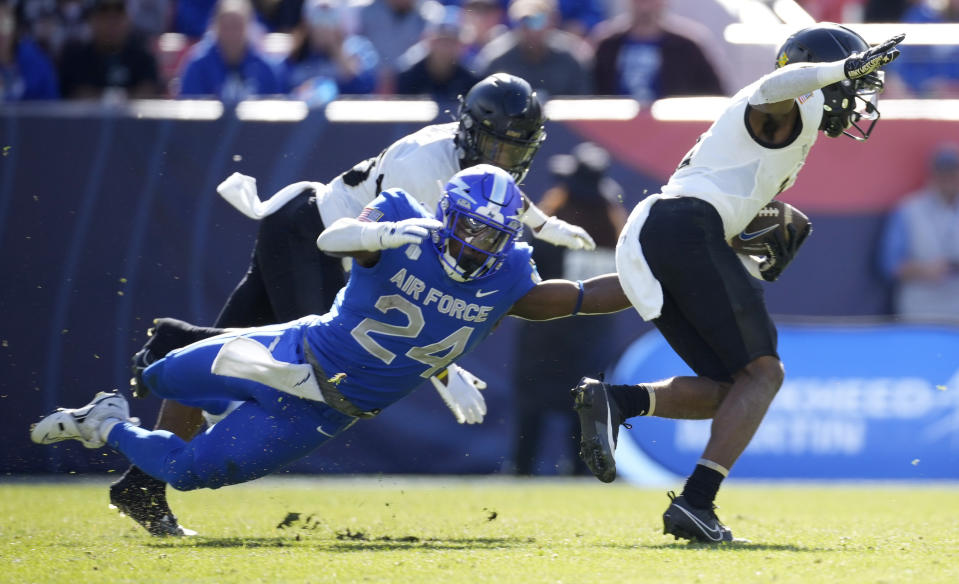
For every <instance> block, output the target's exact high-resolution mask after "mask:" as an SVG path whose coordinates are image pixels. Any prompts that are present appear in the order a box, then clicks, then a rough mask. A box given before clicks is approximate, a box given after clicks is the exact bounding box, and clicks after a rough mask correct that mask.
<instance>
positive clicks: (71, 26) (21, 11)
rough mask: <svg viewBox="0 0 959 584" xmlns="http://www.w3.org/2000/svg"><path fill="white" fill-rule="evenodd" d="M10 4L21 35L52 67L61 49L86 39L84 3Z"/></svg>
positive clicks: (77, 0) (39, 1) (68, 0)
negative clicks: (25, 36) (44, 54)
mask: <svg viewBox="0 0 959 584" xmlns="http://www.w3.org/2000/svg"><path fill="white" fill-rule="evenodd" d="M11 4H12V5H13V6H15V7H16V9H17V22H19V23H20V26H19V28H20V30H21V32H22V33H23V34H25V35H30V36H31V37H32V38H33V40H34V41H35V42H36V43H37V45H39V46H40V48H41V49H43V51H44V52H45V53H46V54H47V56H49V57H50V58H51V59H53V61H54V63H56V62H57V60H58V59H59V58H60V52H61V51H62V50H63V47H64V46H66V45H68V44H70V43H73V42H80V41H85V40H87V38H89V36H90V31H89V26H88V25H87V12H88V10H87V9H88V8H89V4H90V3H89V1H88V0H30V1H29V2H17V1H16V0H14V1H12V2H11Z"/></svg>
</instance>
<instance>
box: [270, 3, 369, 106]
mask: <svg viewBox="0 0 959 584" xmlns="http://www.w3.org/2000/svg"><path fill="white" fill-rule="evenodd" d="M339 1H340V0H306V2H304V3H303V20H302V23H301V24H300V27H299V28H298V29H297V31H296V33H295V40H294V41H293V49H292V50H291V51H290V55H289V56H288V57H287V58H286V60H285V61H284V62H283V69H284V71H283V75H284V78H285V80H284V83H285V85H286V86H287V87H288V88H290V90H291V92H292V94H293V95H294V96H296V97H297V98H299V99H302V100H304V101H306V102H309V103H311V104H316V105H319V104H323V103H327V102H329V101H330V100H331V99H333V98H335V97H336V96H337V95H339V94H341V93H352V94H357V93H373V91H375V90H376V81H377V78H376V70H377V65H378V63H379V57H378V56H377V54H376V49H374V48H373V44H372V43H371V42H370V40H369V39H367V38H366V37H363V36H359V35H352V34H349V32H348V31H347V30H346V26H345V23H344V21H343V10H342V7H341V6H340V4H339Z"/></svg>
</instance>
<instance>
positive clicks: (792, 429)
mask: <svg viewBox="0 0 959 584" xmlns="http://www.w3.org/2000/svg"><path fill="white" fill-rule="evenodd" d="M779 352H780V355H781V357H782V359H783V363H785V367H786V380H785V383H784V384H783V387H782V388H781V389H780V391H779V394H778V395H777V396H776V399H775V400H774V401H773V404H772V407H771V408H770V409H769V412H768V413H767V414H766V418H765V419H764V420H763V423H762V425H761V426H760V428H759V430H758V431H757V432H756V435H755V436H754V437H753V440H752V442H751V443H750V445H749V447H748V448H747V449H746V451H745V452H744V453H743V456H742V457H741V458H740V459H739V461H738V462H737V463H736V467H735V476H736V478H752V479H767V478H776V479H778V478H788V479H930V478H934V479H957V478H959V327H950V326H937V325H917V324H911V325H907V324H868V325H783V326H780V327H779ZM690 374H691V371H690V370H689V368H688V367H687V366H686V365H685V363H683V361H682V360H681V359H680V358H679V357H678V356H677V355H676V354H675V353H674V352H673V350H672V349H671V348H670V347H669V345H668V344H667V343H666V341H665V340H664V339H663V337H662V336H661V335H660V334H659V332H658V331H655V330H654V331H652V332H650V333H647V334H646V335H645V336H643V337H641V338H640V339H639V340H637V341H636V342H635V343H634V344H633V345H632V346H631V347H630V348H629V350H627V351H626V353H625V354H624V355H623V357H622V359H621V360H620V361H619V363H618V364H617V365H616V367H615V370H614V372H613V374H612V376H611V379H610V381H611V382H612V383H638V382H642V381H654V380H659V379H664V378H667V377H671V376H675V375H690ZM632 423H633V429H632V430H625V429H622V430H621V432H620V442H621V444H620V446H619V448H618V452H619V451H622V452H623V453H624V454H626V455H627V456H623V457H620V456H619V454H618V453H617V467H618V469H619V470H620V473H621V474H622V475H623V476H624V477H626V478H627V479H630V478H631V477H633V478H636V479H637V480H641V479H642V477H643V475H644V474H645V473H648V472H649V468H648V467H647V466H646V464H648V462H649V460H651V461H652V462H654V463H656V464H658V465H659V466H660V469H659V470H660V471H667V472H671V473H675V474H677V475H680V476H684V475H686V474H688V473H689V472H690V471H691V470H692V468H693V466H694V465H695V463H696V460H698V458H699V456H700V455H701V453H702V450H703V448H704V447H705V445H706V441H707V439H708V438H709V429H710V423H711V422H710V420H696V421H688V420H678V421H677V420H664V419H660V418H649V419H644V418H634V419H633V420H632ZM643 455H645V456H643ZM647 458H648V459H649V460H645V459H647ZM633 467H636V468H633Z"/></svg>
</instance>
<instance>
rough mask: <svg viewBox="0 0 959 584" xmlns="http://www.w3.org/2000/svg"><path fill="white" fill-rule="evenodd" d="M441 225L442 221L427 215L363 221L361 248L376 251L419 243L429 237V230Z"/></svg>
mask: <svg viewBox="0 0 959 584" xmlns="http://www.w3.org/2000/svg"><path fill="white" fill-rule="evenodd" d="M441 227H443V223H442V222H440V221H437V220H436V219H430V218H427V217H415V218H412V219H403V220H402V221H384V222H383V223H365V224H364V225H363V231H362V232H361V234H360V242H361V244H362V246H363V249H365V250H369V251H377V250H381V249H392V248H394V247H402V246H404V245H408V244H416V245H418V244H420V243H422V242H423V240H424V239H426V238H427V237H429V235H430V231H431V230H433V229H439V228H441Z"/></svg>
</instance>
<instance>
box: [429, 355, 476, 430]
mask: <svg viewBox="0 0 959 584" xmlns="http://www.w3.org/2000/svg"><path fill="white" fill-rule="evenodd" d="M446 373H447V375H448V377H447V378H446V383H443V382H442V381H440V380H439V378H438V377H437V376H435V375H434V376H433V377H430V381H431V382H433V387H435V388H436V391H437V392H438V393H439V394H440V397H441V398H443V401H444V402H446V406H447V407H448V408H449V409H450V410H452V412H453V415H454V416H456V421H457V422H459V423H460V424H464V423H465V424H479V423H481V422H482V421H483V416H485V415H486V400H484V399H483V394H481V393H480V392H479V390H481V389H486V382H485V381H483V380H482V379H480V378H479V377H476V376H475V375H473V374H472V373H470V372H469V371H467V370H466V369H463V368H462V367H460V366H459V365H456V364H455V363H454V364H451V365H450V366H449V367H447V368H446Z"/></svg>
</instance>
